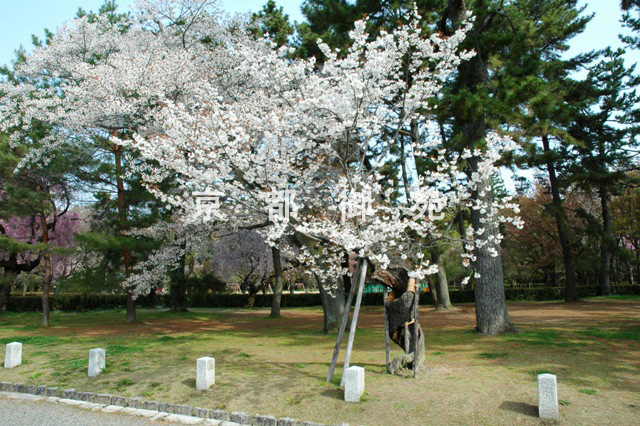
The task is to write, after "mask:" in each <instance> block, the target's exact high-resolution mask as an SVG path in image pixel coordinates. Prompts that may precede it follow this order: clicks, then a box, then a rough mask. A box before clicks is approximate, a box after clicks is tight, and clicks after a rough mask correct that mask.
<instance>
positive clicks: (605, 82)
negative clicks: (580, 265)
mask: <svg viewBox="0 0 640 426" xmlns="http://www.w3.org/2000/svg"><path fill="white" fill-rule="evenodd" d="M624 53H625V51H624V50H623V49H618V50H615V51H614V50H612V49H606V50H605V51H604V52H603V58H602V59H601V60H600V61H599V62H597V63H595V64H594V65H592V66H591V67H590V68H589V74H588V76H587V78H586V79H585V80H584V82H582V83H581V92H582V93H583V95H584V96H583V99H582V102H581V103H580V108H578V109H577V111H576V114H575V116H574V117H573V120H572V123H571V126H570V127H569V134H570V135H571V136H572V137H573V138H574V139H575V140H577V141H579V143H576V144H575V145H574V150H575V152H576V161H575V162H574V163H573V165H572V167H571V169H570V173H571V180H572V182H573V183H575V184H576V185H578V186H579V187H582V188H584V189H586V190H587V191H595V192H597V196H598V198H599V201H600V207H601V223H600V266H599V269H598V284H599V294H602V295H607V294H610V293H611V285H610V276H609V275H610V269H611V255H612V252H613V251H615V249H616V246H617V244H616V242H615V239H614V237H613V229H612V219H611V198H612V196H614V195H617V194H618V193H619V192H620V191H621V189H622V188H624V187H625V186H627V185H628V184H630V183H632V182H634V181H635V180H636V179H635V177H634V176H633V175H631V174H630V172H631V171H634V170H637V167H638V165H637V162H636V161H635V155H636V152H637V149H638V146H639V144H640V140H639V138H638V135H639V131H640V127H639V126H638V122H639V119H640V109H639V108H638V102H639V101H640V97H639V96H638V93H637V89H638V87H639V86H640V77H638V76H635V75H634V69H635V66H631V67H626V66H625V64H624Z"/></svg>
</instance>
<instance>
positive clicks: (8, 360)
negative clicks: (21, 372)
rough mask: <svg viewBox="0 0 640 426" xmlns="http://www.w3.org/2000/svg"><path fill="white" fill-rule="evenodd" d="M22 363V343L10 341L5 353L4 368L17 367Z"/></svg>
mask: <svg viewBox="0 0 640 426" xmlns="http://www.w3.org/2000/svg"><path fill="white" fill-rule="evenodd" d="M20 364H22V343H18V342H13V343H9V344H8V345H7V350H6V352H5V355H4V368H13V367H17V366H19V365H20Z"/></svg>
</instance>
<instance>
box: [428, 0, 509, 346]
mask: <svg viewBox="0 0 640 426" xmlns="http://www.w3.org/2000/svg"><path fill="white" fill-rule="evenodd" d="M466 12H467V6H466V4H465V2H464V1H463V0H449V2H448V4H447V8H446V10H445V12H444V14H443V15H442V18H441V19H440V23H439V25H440V29H441V31H443V32H444V33H445V34H451V33H452V32H453V31H454V30H455V29H457V28H458V26H459V25H460V23H461V22H462V19H463V17H464V16H465V14H466ZM478 25H480V26H481V27H478ZM482 25H483V24H481V23H476V26H475V27H474V29H473V30H472V33H471V34H469V35H468V37H474V34H473V32H476V34H477V32H478V31H483V30H484V27H482ZM478 48H479V46H478ZM458 74H459V75H458V81H457V82H456V84H457V86H459V87H460V88H461V90H469V91H471V92H474V91H476V90H477V89H482V88H483V87H486V86H488V85H490V84H491V83H490V81H489V72H488V70H487V67H486V65H485V63H484V61H483V58H482V52H481V51H479V52H478V53H477V54H476V55H475V56H474V57H473V58H471V59H470V60H469V61H465V62H463V63H462V64H461V65H460V67H459V68H458ZM467 112H469V111H467ZM454 127H455V129H456V132H457V133H459V134H460V136H462V138H463V140H465V141H467V143H468V145H469V147H470V148H472V149H473V148H474V147H475V146H477V145H476V144H478V143H480V142H481V141H482V140H483V139H484V138H485V137H486V133H487V130H488V124H487V119H486V115H485V113H484V112H483V111H476V112H473V113H470V112H469V113H468V114H460V115H458V116H456V117H455V121H454ZM467 172H468V173H473V172H477V160H475V161H474V159H471V160H470V161H469V167H468V170H467ZM471 201H472V202H473V203H474V204H476V202H477V201H480V202H481V203H482V204H484V205H485V207H486V208H485V209H484V211H483V210H480V209H471V224H472V226H473V230H474V231H478V230H479V229H481V228H483V229H485V235H486V236H487V237H489V236H494V237H495V236H497V234H498V227H497V226H496V225H492V224H491V223H490V222H489V219H490V218H489V212H490V211H491V208H492V205H493V190H492V182H491V179H488V180H487V181H484V182H480V183H479V185H478V190H477V191H474V192H473V194H472V196H471ZM491 249H493V250H497V256H493V255H492V254H491ZM474 255H475V256H476V260H475V261H474V262H473V268H474V270H475V271H476V272H477V273H478V274H479V275H480V277H479V278H476V279H475V286H474V289H475V296H476V330H477V331H478V332H480V333H486V334H497V333H504V332H507V331H511V330H513V326H512V325H511V322H510V321H509V314H508V313H507V303H506V301H505V297H504V275H503V271H502V259H501V257H500V247H499V246H495V244H486V245H484V246H483V247H481V248H475V249H474Z"/></svg>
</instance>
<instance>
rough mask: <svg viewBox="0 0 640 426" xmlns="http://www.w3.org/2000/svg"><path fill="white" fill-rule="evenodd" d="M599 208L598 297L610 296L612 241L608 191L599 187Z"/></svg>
mask: <svg viewBox="0 0 640 426" xmlns="http://www.w3.org/2000/svg"><path fill="white" fill-rule="evenodd" d="M599 194H600V206H601V207H602V242H601V244H600V272H599V275H598V295H600V296H606V295H609V294H611V283H610V282H609V279H610V277H609V272H610V270H611V250H612V244H611V242H612V241H613V229H612V226H611V207H610V205H609V191H607V188H606V187H604V186H602V187H600V191H599Z"/></svg>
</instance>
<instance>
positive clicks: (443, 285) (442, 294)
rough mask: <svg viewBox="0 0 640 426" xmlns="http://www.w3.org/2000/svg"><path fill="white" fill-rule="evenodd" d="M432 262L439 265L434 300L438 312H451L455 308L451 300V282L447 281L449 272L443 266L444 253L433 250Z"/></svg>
mask: <svg viewBox="0 0 640 426" xmlns="http://www.w3.org/2000/svg"><path fill="white" fill-rule="evenodd" d="M431 260H432V261H433V263H435V264H436V265H438V274H437V275H436V278H435V280H434V286H433V287H434V288H435V293H434V295H433V296H434V299H435V305H436V311H441V310H449V309H451V308H453V305H452V304H451V299H450V298H449V282H448V281H447V271H446V270H445V269H444V265H442V253H440V251H439V250H433V251H432V252H431Z"/></svg>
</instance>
